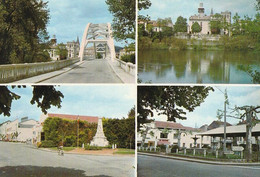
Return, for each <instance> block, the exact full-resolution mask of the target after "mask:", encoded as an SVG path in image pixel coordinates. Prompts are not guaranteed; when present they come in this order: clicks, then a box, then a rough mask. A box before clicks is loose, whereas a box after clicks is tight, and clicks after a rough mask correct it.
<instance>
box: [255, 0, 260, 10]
mask: <svg viewBox="0 0 260 177" xmlns="http://www.w3.org/2000/svg"><path fill="white" fill-rule="evenodd" d="M255 6H256V10H257V11H259V10H260V0H256V5H255Z"/></svg>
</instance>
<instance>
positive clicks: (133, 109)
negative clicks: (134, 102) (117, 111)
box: [127, 106, 135, 118]
mask: <svg viewBox="0 0 260 177" xmlns="http://www.w3.org/2000/svg"><path fill="white" fill-rule="evenodd" d="M127 116H128V117H131V118H135V106H134V107H132V108H131V109H130V111H129V112H128V114H127Z"/></svg>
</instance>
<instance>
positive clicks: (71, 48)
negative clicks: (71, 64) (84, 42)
mask: <svg viewBox="0 0 260 177" xmlns="http://www.w3.org/2000/svg"><path fill="white" fill-rule="evenodd" d="M66 49H67V50H68V58H77V57H79V50H80V43H79V38H78V37H77V40H76V41H71V42H67V44H66Z"/></svg>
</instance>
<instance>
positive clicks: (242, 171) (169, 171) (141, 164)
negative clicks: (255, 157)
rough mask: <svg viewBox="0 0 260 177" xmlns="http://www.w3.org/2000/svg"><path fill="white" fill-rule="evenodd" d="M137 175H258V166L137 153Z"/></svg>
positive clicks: (189, 176)
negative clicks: (167, 157)
mask: <svg viewBox="0 0 260 177" xmlns="http://www.w3.org/2000/svg"><path fill="white" fill-rule="evenodd" d="M137 159H138V161H137V174H138V175H137V176H138V177H158V176H160V177H259V176H260V166H227V165H226V166H223V165H210V164H202V163H195V162H187V161H181V160H174V159H166V158H160V157H152V156H145V155H138V158H137Z"/></svg>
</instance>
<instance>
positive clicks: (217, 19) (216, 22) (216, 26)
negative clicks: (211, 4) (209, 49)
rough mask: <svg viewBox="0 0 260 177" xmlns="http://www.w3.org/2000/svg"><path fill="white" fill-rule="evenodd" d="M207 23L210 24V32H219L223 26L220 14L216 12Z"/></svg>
mask: <svg viewBox="0 0 260 177" xmlns="http://www.w3.org/2000/svg"><path fill="white" fill-rule="evenodd" d="M209 24H210V30H211V33H212V34H220V30H221V29H222V28H223V24H222V15H221V14H218V13H216V14H215V15H214V16H213V19H212V20H211V21H210V23H209Z"/></svg>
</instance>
